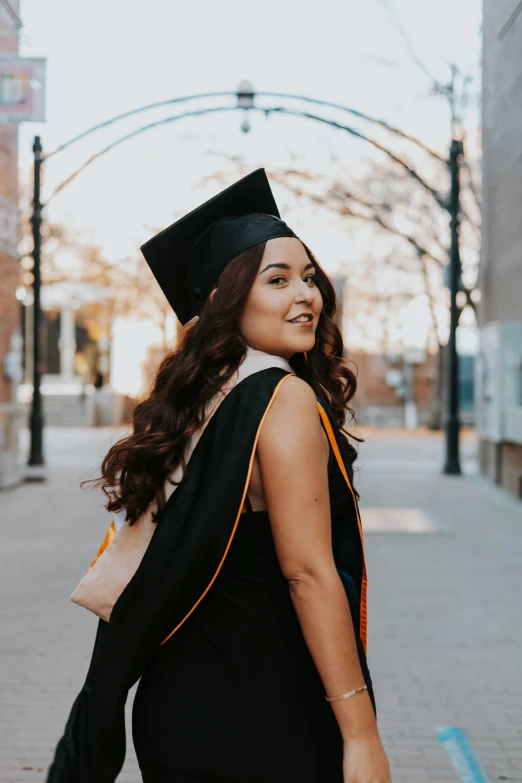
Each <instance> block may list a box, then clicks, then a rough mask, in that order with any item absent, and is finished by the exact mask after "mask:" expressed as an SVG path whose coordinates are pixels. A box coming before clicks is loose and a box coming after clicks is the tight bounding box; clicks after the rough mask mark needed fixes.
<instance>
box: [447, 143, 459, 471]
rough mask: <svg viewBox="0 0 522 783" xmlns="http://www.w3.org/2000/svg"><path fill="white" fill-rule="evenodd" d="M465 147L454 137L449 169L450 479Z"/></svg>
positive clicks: (455, 438) (454, 453)
mask: <svg viewBox="0 0 522 783" xmlns="http://www.w3.org/2000/svg"><path fill="white" fill-rule="evenodd" d="M463 151H464V150H463V144H462V141H460V140H459V139H455V138H453V139H452V140H451V147H450V159H449V167H450V174H451V191H450V197H449V204H448V209H449V214H450V229H451V245H450V264H449V289H450V333H449V339H448V347H447V351H448V356H447V373H448V395H447V414H446V462H445V464H444V473H446V474H447V475H450V476H458V475H460V472H461V471H460V457H459V431H460V422H459V357H458V353H457V327H458V323H459V311H458V307H457V294H458V292H459V290H460V287H461V284H460V273H461V267H460V251H459V223H460V176H459V174H460V156H461V155H462V153H463Z"/></svg>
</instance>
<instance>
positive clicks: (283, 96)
mask: <svg viewBox="0 0 522 783" xmlns="http://www.w3.org/2000/svg"><path fill="white" fill-rule="evenodd" d="M242 95H245V96H247V97H248V98H250V99H251V100H252V106H251V107H248V110H250V109H253V108H261V109H262V110H264V109H263V107H255V106H254V105H253V101H254V99H255V98H256V97H261V98H277V99H280V100H292V101H302V102H303V103H308V104H313V105H315V106H322V107H324V108H328V109H335V110H336V111H342V112H346V113H347V114H350V115H352V116H353V117H357V118H358V119H361V120H364V121H365V122H370V123H372V124H374V125H378V126H380V127H382V128H385V129H386V130H388V131H389V132H390V133H393V134H395V135H396V136H400V137H401V138H403V139H405V140H406V141H409V142H411V143H412V144H416V145H417V146H418V147H420V148H421V149H423V150H424V151H425V152H427V153H428V154H429V155H431V156H432V157H434V158H436V159H437V160H440V161H441V162H444V163H447V160H446V158H445V157H444V156H443V155H441V154H440V153H439V152H437V151H436V150H434V149H433V148H432V147H429V146H428V145H427V144H424V142H422V141H421V140H420V139H418V138H416V137H415V136H412V135H411V134H409V133H406V132H405V131H403V130H401V129H400V128H397V127H395V126H393V125H390V124H389V123H387V122H385V120H381V119H379V118H378V117H372V116H371V115H369V114H365V113H364V112H361V111H358V110H357V109H352V108H351V107H349V106H343V105H342V104H340V103H334V102H332V101H326V100H322V99H320V98H311V97H310V96H308V95H294V94H293V93H285V92H269V91H261V92H255V91H254V90H252V91H251V92H249V93H244V94H242V93H241V88H240V89H239V90H236V91H235V92H232V91H230V90H226V91H219V92H203V93H195V94H194V95H183V96H180V97H178V98H169V99H167V100H163V101H157V102H156V103H149V104H145V105H144V106H139V107H138V108H135V109H131V110H130V111H126V112H123V113H122V114H116V115H115V116H114V117H110V118H109V119H108V120H104V122H100V123H98V124H97V125H93V126H91V127H90V128H87V130H85V131H82V133H79V134H78V135H77V136H73V137H72V138H71V139H69V140H68V141H66V142H64V143H63V144H60V145H59V146H58V147H57V148H56V149H55V150H53V151H52V152H49V153H48V154H47V155H45V156H44V159H45V160H47V159H48V158H51V157H53V156H54V155H57V154H58V153H59V152H62V151H63V150H65V149H67V148H68V147H71V146H72V145H73V144H76V142H78V141H81V140H82V139H84V138H86V136H90V135H91V134H92V133H95V132H96V131H99V130H102V129H103V128H107V127H109V126H110V125H114V124H115V123H117V122H120V121H121V120H125V119H128V118H129V117H133V116H135V115H136V114H143V113H144V112H147V111H152V110H153V109H160V108H162V107H164V106H174V105H176V104H180V103H187V102H189V101H198V100H206V99H209V98H210V99H211V98H236V99H238V100H239V99H240V98H241V97H242ZM237 108H242V107H241V106H237Z"/></svg>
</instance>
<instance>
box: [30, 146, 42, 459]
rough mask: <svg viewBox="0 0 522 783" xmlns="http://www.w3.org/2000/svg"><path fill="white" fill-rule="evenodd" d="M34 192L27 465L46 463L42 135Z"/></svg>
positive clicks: (34, 149) (35, 160) (35, 149)
mask: <svg viewBox="0 0 522 783" xmlns="http://www.w3.org/2000/svg"><path fill="white" fill-rule="evenodd" d="M33 152H34V195H33V214H32V216H31V227H32V231H33V260H34V266H33V276H34V281H33V293H34V305H33V401H32V406H31V415H30V418H29V427H30V432H31V445H30V451H29V460H28V463H27V464H28V465H32V466H36V465H43V464H44V457H43V423H44V422H43V413H42V392H41V389H40V381H41V363H40V362H41V358H40V316H41V310H40V290H41V277H40V251H41V247H42V233H41V228H42V204H41V202H40V174H41V167H42V145H41V142H40V137H39V136H35V139H34V145H33Z"/></svg>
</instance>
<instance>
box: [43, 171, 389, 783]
mask: <svg viewBox="0 0 522 783" xmlns="http://www.w3.org/2000/svg"><path fill="white" fill-rule="evenodd" d="M143 252H144V255H145V257H146V259H147V261H148V262H149V264H150V266H151V268H152V269H153V271H154V274H155V275H156V277H157V279H158V281H159V283H160V285H161V286H162V288H163V290H164V292H165V294H166V296H167V298H168V299H169V301H170V302H171V304H172V306H173V308H174V310H175V312H176V314H177V315H178V317H179V318H180V320H181V321H182V323H184V324H185V329H184V331H183V334H182V337H181V342H180V345H179V346H178V348H177V350H176V351H175V352H174V353H172V354H170V355H168V356H167V357H165V359H164V360H163V362H162V364H161V366H160V368H159V370H158V374H157V377H156V381H155V384H154V388H153V390H152V392H151V395H150V397H149V399H147V400H145V401H144V402H142V403H141V404H140V405H138V406H137V408H136V410H135V414H134V419H133V432H132V433H131V434H130V435H129V436H128V437H126V438H124V439H123V440H121V441H120V442H119V443H117V444H115V445H114V446H113V447H112V448H111V449H110V451H109V452H108V454H107V456H106V457H105V459H104V461H103V463H102V469H101V473H102V477H101V479H100V480H99V483H100V484H101V485H102V487H103V489H104V491H105V493H106V495H107V497H108V502H107V508H108V509H109V510H110V511H114V512H117V514H118V517H119V520H118V527H119V532H117V533H116V535H114V530H113V535H112V536H110V537H109V539H108V540H107V541H108V545H107V546H106V547H102V548H101V551H100V553H99V557H97V558H96V560H95V562H94V564H93V567H92V569H91V572H90V574H91V577H89V574H88V575H87V583H88V584H91V587H97V588H98V590H99V589H100V584H101V593H102V601H104V603H105V606H108V607H109V608H108V610H107V612H106V613H105V615H104V616H105V620H100V624H99V628H98V634H97V638H96V642H95V648H94V652H93V656H92V660H91V665H90V668H89V672H88V674H87V679H86V682H85V686H84V688H83V689H82V691H81V692H80V694H79V696H78V698H77V700H76V702H75V704H74V706H73V709H72V711H71V714H70V717H69V720H68V722H67V726H66V728H65V733H64V736H63V737H62V739H61V740H60V742H59V744H58V747H57V750H56V754H55V759H54V762H53V764H52V766H51V769H50V772H49V777H48V781H49V783H114V781H115V779H116V777H117V775H118V773H119V771H120V769H121V766H122V764H123V760H124V756H125V730H124V725H125V722H124V705H125V700H126V697H127V692H128V689H129V688H130V687H131V686H132V685H133V684H134V683H135V682H136V680H137V679H139V678H141V680H140V684H139V687H138V691H137V694H136V698H135V702H134V708H133V738H134V744H135V747H136V753H137V757H138V761H139V764H140V768H141V771H142V775H143V780H144V781H145V783H198V781H199V783H203V781H205V782H206V783H288V781H297V780H298V781H300V783H325V781H328V783H343V781H344V783H346V781H350V783H368V781H370V780H371V781H373V782H374V783H389V780H390V777H389V768H388V763H387V760H386V756H385V755H384V752H383V749H382V746H381V743H380V739H379V734H378V731H377V724H376V718H375V701H374V695H373V689H372V682H371V678H370V674H369V671H368V666H367V663H366V615H367V612H366V583H367V580H366V567H365V561H364V547H363V541H362V531H361V525H360V517H359V512H358V507H357V498H356V493H355V491H354V489H353V487H352V481H351V479H352V464H353V460H354V458H355V450H354V448H353V446H352V445H351V444H350V440H349V437H348V435H347V433H346V432H344V430H343V428H344V423H345V420H346V416H347V412H348V411H349V408H348V404H349V401H350V399H351V397H352V396H353V393H354V391H355V378H354V375H353V373H352V372H351V370H350V369H349V368H348V367H347V366H346V365H345V364H344V361H343V344H342V338H341V335H340V333H339V330H338V329H337V327H336V325H335V323H334V321H333V318H332V316H333V314H334V312H335V294H334V289H333V287H332V284H331V283H330V281H329V279H328V277H327V276H326V275H325V273H324V272H323V270H322V269H321V267H320V266H319V264H318V263H317V261H316V260H315V258H314V257H313V255H312V253H311V252H310V250H308V248H306V246H305V245H304V244H302V243H301V241H300V240H299V239H298V238H297V237H296V236H295V234H294V233H293V232H292V231H291V229H290V228H289V227H288V226H287V225H286V224H285V223H284V222H283V221H282V220H281V219H280V218H279V215H278V212H277V206H276V204H275V202H274V200H273V197H272V195H271V191H270V188H269V185H268V181H267V179H266V176H265V174H264V172H263V171H262V170H260V171H258V172H254V174H252V175H250V176H249V177H246V178H245V179H244V180H241V181H240V182H239V183H237V184H236V185H234V186H233V187H232V188H229V189H228V190H226V191H224V192H223V193H221V194H219V195H218V196H217V197H216V198H215V199H213V200H212V201H210V202H207V204H204V205H203V206H202V207H200V208H199V209H197V210H195V211H194V212H192V213H190V214H189V215H187V216H186V217H185V218H183V219H182V220H181V221H179V222H178V223H176V224H174V226H171V227H170V228H168V229H166V231H164V232H162V233H161V234H159V235H158V236H157V237H155V238H153V239H152V240H151V241H150V242H149V243H147V245H145V246H144V248H143ZM151 522H155V523H156V525H155V529H154V532H153V535H151V536H149V537H148V538H146V536H145V538H146V540H147V541H148V542H149V543H148V545H147V546H146V547H145V550H144V551H143V552H142V553H141V554H142V557H141V559H140V558H138V565H137V568H136V567H135V566H134V567H133V568H134V570H133V569H132V568H131V569H130V573H129V558H130V555H131V551H130V549H129V550H127V549H126V542H127V541H132V540H133V539H134V541H136V539H138V540H141V538H140V537H141V536H142V534H143V533H144V532H145V533H146V532H147V530H149V531H150V528H151ZM115 527H116V526H115ZM133 531H134V532H133ZM134 533H135V535H134ZM127 551H128V554H129V558H128V559H127V560H126V559H125V555H126V552H127ZM132 556H133V557H134V558H135V550H133V551H132ZM132 562H133V563H134V562H135V560H133V561H132ZM111 564H112V566H111ZM111 568H112V570H111ZM122 573H126V574H127V577H128V578H126V580H123V584H121V574H122ZM118 580H120V581H118ZM82 581H83V580H82ZM109 595H111V596H114V600H112V603H111V601H110V600H108V596H109ZM91 597H92V594H91ZM84 605H87V603H86V602H85V603H84ZM93 606H94V607H95V606H96V603H95V602H94V604H91V608H93ZM94 610H95V608H94ZM325 697H326V698H325ZM330 702H332V705H330Z"/></svg>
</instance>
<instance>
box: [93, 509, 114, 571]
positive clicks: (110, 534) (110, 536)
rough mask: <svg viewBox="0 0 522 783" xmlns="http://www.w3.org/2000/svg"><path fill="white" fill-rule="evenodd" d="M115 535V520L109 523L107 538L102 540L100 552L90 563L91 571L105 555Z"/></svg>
mask: <svg viewBox="0 0 522 783" xmlns="http://www.w3.org/2000/svg"><path fill="white" fill-rule="evenodd" d="M115 535H116V525H115V524H114V521H113V522H111V524H110V525H109V529H108V530H107V533H106V535H105V538H104V539H103V541H102V544H101V547H100V548H99V549H98V554H97V555H96V557H95V558H94V560H93V561H92V563H91V564H90V566H89V568H88V571H90V570H91V568H92V567H93V565H94V564H95V563H96V561H97V560H99V559H100V557H101V556H102V555H103V553H104V552H105V550H106V549H107V547H108V546H109V544H110V543H111V541H112V539H113V538H114V536H115Z"/></svg>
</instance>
